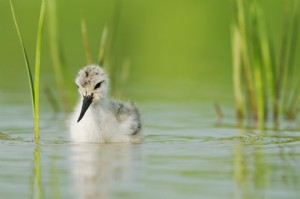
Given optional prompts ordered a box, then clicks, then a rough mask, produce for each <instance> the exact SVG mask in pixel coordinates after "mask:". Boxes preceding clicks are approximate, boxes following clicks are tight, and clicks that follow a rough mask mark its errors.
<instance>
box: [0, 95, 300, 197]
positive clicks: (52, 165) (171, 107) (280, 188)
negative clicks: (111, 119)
mask: <svg viewBox="0 0 300 199" xmlns="http://www.w3.org/2000/svg"><path fill="white" fill-rule="evenodd" d="M8 98H9V97H6V100H8V101H9V99H8ZM3 99H4V98H2V103H1V104H2V105H1V107H0V108H1V112H2V113H5V114H2V115H1V125H2V129H1V131H2V133H4V134H1V136H0V145H1V146H0V147H1V151H0V168H1V169H0V176H1V181H0V195H1V198H149V199H150V198H178V199H179V198H298V196H299V179H300V173H299V172H297V171H298V165H299V163H300V158H299V155H300V132H298V131H294V132H291V131H286V132H280V133H276V132H268V133H267V134H268V136H262V135H261V134H260V133H259V132H255V131H250V130H241V129H237V128H232V127H226V126H230V125H224V124H223V125H221V126H218V124H217V123H216V119H215V117H212V116H210V115H211V110H210V109H211V108H210V106H209V104H202V105H200V104H199V103H197V104H196V103H189V104H182V103H168V104H167V103H157V102H144V103H141V104H139V106H140V108H141V112H142V115H143V122H144V135H145V137H144V141H143V143H142V144H74V143H71V142H70V141H69V139H68V130H67V128H66V127H65V119H64V118H65V116H64V115H62V114H53V113H52V112H51V109H47V107H46V108H45V110H46V111H45V112H44V113H43V114H42V118H41V144H40V145H35V144H34V143H33V142H32V137H33V134H32V120H31V118H30V117H31V115H30V116H29V115H28V113H30V106H29V104H25V103H21V104H20V103H18V104H12V103H11V102H10V103H9V106H4V105H3V104H4V103H3V101H6V100H3ZM48 108H49V107H48ZM208 115H209V116H210V117H207V116H208ZM231 122H233V121H231ZM8 136H9V137H8Z"/></svg>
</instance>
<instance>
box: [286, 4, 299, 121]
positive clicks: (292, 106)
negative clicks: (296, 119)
mask: <svg viewBox="0 0 300 199" xmlns="http://www.w3.org/2000/svg"><path fill="white" fill-rule="evenodd" d="M299 17H300V16H299V3H298V1H297V0H295V1H294V5H293V19H292V21H293V23H292V33H291V38H290V43H291V46H290V56H289V59H288V66H290V67H293V68H294V64H295V63H294V62H295V55H296V47H297V42H298V32H299ZM295 72H296V75H295V76H294V77H295V81H296V88H295V90H294V92H292V97H291V99H290V103H289V105H288V109H287V112H288V114H289V115H291V116H292V117H293V116H295V115H296V110H297V102H298V98H299V94H300V76H299V74H298V73H299V70H297V71H295ZM297 72H298V73H297ZM291 73H293V72H291Z"/></svg>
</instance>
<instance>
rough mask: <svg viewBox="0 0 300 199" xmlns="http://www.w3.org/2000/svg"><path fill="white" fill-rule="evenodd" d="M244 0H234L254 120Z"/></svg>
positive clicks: (252, 83) (254, 110)
mask: <svg viewBox="0 0 300 199" xmlns="http://www.w3.org/2000/svg"><path fill="white" fill-rule="evenodd" d="M244 4H245V3H244V1H242V0H236V5H237V20H238V27H239V29H240V34H241V52H242V53H241V57H242V65H243V68H244V73H245V79H246V88H247V94H248V98H249V102H250V105H249V106H250V107H249V108H248V109H249V110H251V112H252V114H253V118H254V120H257V105H256V101H255V94H254V82H253V77H252V76H253V75H252V69H251V63H250V57H249V49H248V48H249V46H248V40H247V24H246V19H245V5H244Z"/></svg>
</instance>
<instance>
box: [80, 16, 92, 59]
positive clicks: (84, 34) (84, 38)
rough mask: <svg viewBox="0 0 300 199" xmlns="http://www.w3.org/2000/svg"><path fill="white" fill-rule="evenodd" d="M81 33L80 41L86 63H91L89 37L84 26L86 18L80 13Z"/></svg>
mask: <svg viewBox="0 0 300 199" xmlns="http://www.w3.org/2000/svg"><path fill="white" fill-rule="evenodd" d="M81 34H82V41H83V46H84V52H85V57H86V63H87V65H89V64H91V63H92V56H91V50H90V45H89V39H88V34H87V28H86V20H85V17H84V15H83V14H82V15H81Z"/></svg>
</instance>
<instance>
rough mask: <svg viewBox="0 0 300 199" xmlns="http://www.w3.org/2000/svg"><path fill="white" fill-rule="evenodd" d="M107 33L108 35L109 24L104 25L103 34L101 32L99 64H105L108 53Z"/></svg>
mask: <svg viewBox="0 0 300 199" xmlns="http://www.w3.org/2000/svg"><path fill="white" fill-rule="evenodd" d="M107 35H108V28H107V26H105V27H104V29H103V31H102V34H101V40H100V47H99V54H98V64H99V65H100V66H104V61H105V53H106V50H107V49H106V47H107Z"/></svg>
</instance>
